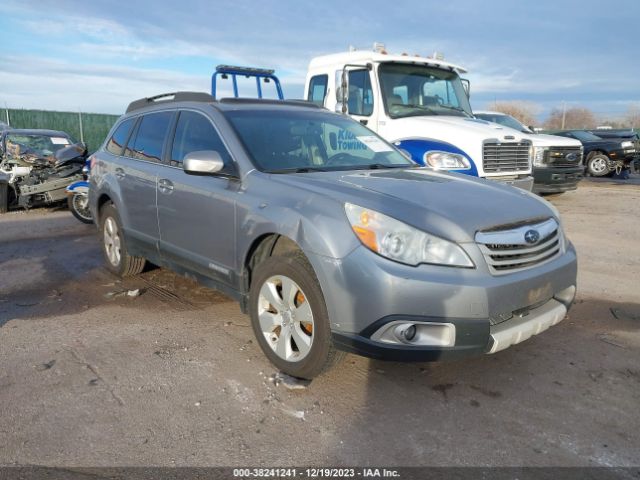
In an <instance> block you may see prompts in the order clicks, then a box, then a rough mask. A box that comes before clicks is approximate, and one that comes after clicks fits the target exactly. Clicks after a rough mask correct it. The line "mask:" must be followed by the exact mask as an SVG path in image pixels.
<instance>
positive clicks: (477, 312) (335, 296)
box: [309, 244, 577, 361]
mask: <svg viewBox="0 0 640 480" xmlns="http://www.w3.org/2000/svg"><path fill="white" fill-rule="evenodd" d="M465 247H466V248H465V249H466V250H467V253H469V255H470V257H471V259H472V260H473V262H474V264H475V265H476V268H474V269H461V268H450V267H441V266H433V265H420V266H418V267H411V266H407V265H402V264H399V263H396V262H392V261H390V260H387V259H385V258H382V257H380V256H379V255H376V254H375V253H373V252H371V251H370V250H368V249H366V248H365V247H358V248H356V250H354V251H353V252H352V253H351V254H350V255H348V256H347V257H345V258H343V259H342V260H335V259H328V258H326V257H317V256H313V255H310V256H309V258H310V261H311V263H312V265H313V266H314V269H315V271H316V273H317V274H318V279H319V280H320V284H321V287H322V290H323V293H324V296H325V299H326V303H327V309H328V313H329V319H330V322H331V330H332V333H333V338H334V341H335V343H336V346H337V347H338V348H340V349H342V350H345V351H348V352H352V353H357V354H360V355H364V356H367V357H372V358H379V359H387V360H403V361H404V360H416V361H433V360H449V359H456V358H462V357H468V356H474V355H480V354H482V353H489V352H491V351H492V350H493V351H499V350H502V349H503V348H506V347H507V346H509V345H512V344H515V343H519V342H520V341H523V340H525V339H526V338H529V337H530V336H531V335H534V334H537V333H540V332H541V331H543V330H545V329H546V328H548V327H549V326H551V325H553V324H555V323H557V322H559V321H560V320H561V319H562V318H564V315H565V314H566V312H567V311H568V309H569V307H570V305H571V302H572V301H573V295H574V294H575V285H576V273H577V262H576V254H575V249H574V248H573V246H572V245H571V244H569V245H568V247H567V251H566V252H565V253H564V254H563V255H561V256H560V257H558V258H556V259H554V260H552V261H550V262H548V263H545V264H541V265H538V266H536V267H533V268H530V269H528V270H524V271H520V272H514V273H510V274H507V275H500V276H493V275H491V274H490V273H489V271H488V268H487V266H486V263H485V262H484V259H483V258H482V253H481V252H480V251H479V249H478V250H477V251H476V250H474V249H473V248H472V246H469V245H466V246H465ZM567 292H572V293H570V294H567ZM559 305H560V306H559ZM551 307H553V308H551ZM549 309H550V311H552V313H551V314H549V313H548V310H549ZM502 318H506V319H507V320H505V321H502V320H501V319H502ZM497 319H498V320H497ZM391 322H409V323H415V324H417V325H429V326H432V325H443V324H452V325H453V326H454V327H455V341H453V342H452V344H450V345H446V346H438V345H417V346H416V345H405V344H398V343H386V342H383V341H379V340H373V339H372V337H374V338H375V337H376V336H375V333H376V332H377V331H380V330H381V328H382V327H384V326H385V325H386V324H389V323H391ZM492 324H493V325H492Z"/></svg>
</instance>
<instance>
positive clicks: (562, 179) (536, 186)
mask: <svg viewBox="0 0 640 480" xmlns="http://www.w3.org/2000/svg"><path fill="white" fill-rule="evenodd" d="M583 176H584V167H582V166H581V165H580V166H576V167H535V168H534V169H533V179H534V182H533V191H534V193H561V192H567V191H569V190H575V189H576V188H578V182H579V181H580V180H582V178H583Z"/></svg>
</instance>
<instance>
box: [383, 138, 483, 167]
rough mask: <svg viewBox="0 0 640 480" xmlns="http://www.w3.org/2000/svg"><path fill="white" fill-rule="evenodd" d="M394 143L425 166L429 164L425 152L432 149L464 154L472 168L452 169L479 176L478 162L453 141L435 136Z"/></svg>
mask: <svg viewBox="0 0 640 480" xmlns="http://www.w3.org/2000/svg"><path fill="white" fill-rule="evenodd" d="M393 144H394V145H395V146H396V147H398V148H400V149H402V150H405V151H406V152H408V153H409V154H410V155H411V158H412V159H413V160H414V161H415V162H417V163H419V164H420V165H424V166H428V165H425V161H424V154H425V153H427V152H430V151H439V152H448V153H455V154H458V155H462V156H463V157H465V158H466V159H467V160H468V161H469V164H470V165H471V168H468V169H465V170H460V169H455V170H450V171H452V172H456V173H464V174H466V175H471V176H474V177H477V176H478V168H477V167H476V164H475V163H474V161H473V160H472V159H471V157H470V156H469V155H468V154H467V153H466V152H465V151H463V150H461V149H460V148H458V147H456V146H455V145H452V144H451V143H448V142H443V141H442V140H435V139H433V138H405V139H402V140H397V141H395V142H393Z"/></svg>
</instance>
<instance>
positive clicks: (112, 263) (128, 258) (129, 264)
mask: <svg viewBox="0 0 640 480" xmlns="http://www.w3.org/2000/svg"><path fill="white" fill-rule="evenodd" d="M100 232H101V234H102V252H103V254H104V258H105V260H106V261H107V268H108V269H109V270H111V272H113V273H115V274H116V275H118V276H121V277H127V276H130V275H137V274H138V273H140V272H142V270H143V269H144V264H145V259H144V258H142V257H134V256H132V255H129V253H128V251H127V246H126V243H125V240H124V236H123V233H122V224H121V223H120V217H119V216H118V212H117V211H116V209H115V207H114V206H113V204H112V203H109V204H107V205H105V206H104V207H102V209H101V210H100Z"/></svg>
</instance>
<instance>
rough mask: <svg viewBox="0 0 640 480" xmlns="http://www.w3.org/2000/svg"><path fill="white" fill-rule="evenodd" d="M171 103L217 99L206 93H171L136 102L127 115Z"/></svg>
mask: <svg viewBox="0 0 640 480" xmlns="http://www.w3.org/2000/svg"><path fill="white" fill-rule="evenodd" d="M171 102H207V103H211V102H215V99H214V98H213V97H212V96H211V95H209V94H208V93H205V92H171V93H162V94H160V95H154V96H153V97H145V98H141V99H140V100H135V101H133V102H131V103H130V104H129V106H128V107H127V111H126V113H129V112H133V111H134V110H140V109H141V108H144V107H148V106H150V105H155V104H158V103H171Z"/></svg>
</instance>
